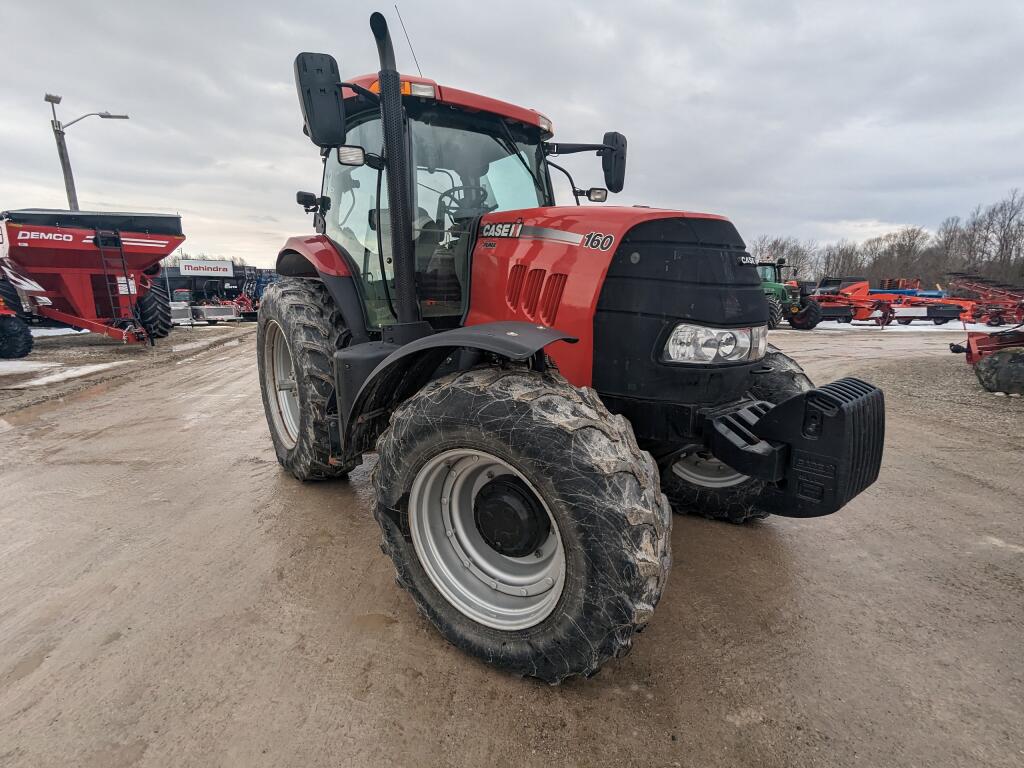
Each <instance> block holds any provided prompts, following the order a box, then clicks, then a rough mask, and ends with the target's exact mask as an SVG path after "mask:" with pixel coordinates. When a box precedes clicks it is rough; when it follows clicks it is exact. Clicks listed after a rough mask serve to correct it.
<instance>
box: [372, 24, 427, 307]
mask: <svg viewBox="0 0 1024 768" xmlns="http://www.w3.org/2000/svg"><path fill="white" fill-rule="evenodd" d="M370 29H371V30H373V36H374V38H376V40H377V54H378V55H379V57H380V72H379V73H378V74H377V78H378V81H379V83H380V120H381V127H382V129H383V132H384V157H385V164H386V168H387V175H388V206H389V212H390V217H391V256H392V258H393V259H394V260H395V312H396V313H397V314H398V323H399V324H405V323H417V322H419V320H420V308H419V302H418V301H417V299H416V261H415V257H414V255H413V248H412V192H411V190H412V174H411V169H410V158H409V155H408V143H407V141H406V125H405V109H404V108H403V106H402V82H401V78H400V77H399V74H398V70H397V68H396V66H395V49H394V46H392V45H391V35H390V34H389V33H388V22H387V19H385V18H384V16H383V15H382V14H380V13H374V14H373V15H372V16H370ZM377 226H380V223H379V222H378V224H377Z"/></svg>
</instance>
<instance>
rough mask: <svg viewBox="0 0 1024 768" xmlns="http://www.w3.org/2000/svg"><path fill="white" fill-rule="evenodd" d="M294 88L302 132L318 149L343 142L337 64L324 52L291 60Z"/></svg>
mask: <svg viewBox="0 0 1024 768" xmlns="http://www.w3.org/2000/svg"><path fill="white" fill-rule="evenodd" d="M295 87H296V89H297V90H298V92H299V106H300V107H301V108H302V120H303V122H304V123H305V132H306V135H307V136H309V138H310V140H311V141H312V142H313V143H314V144H316V145H317V146H318V147H320V148H321V149H331V148H334V147H340V146H341V145H342V144H344V143H345V102H344V101H343V100H342V98H341V76H340V75H339V73H338V62H336V61H335V60H334V57H333V56H331V55H330V54H328V53H300V54H299V55H298V56H296V57H295Z"/></svg>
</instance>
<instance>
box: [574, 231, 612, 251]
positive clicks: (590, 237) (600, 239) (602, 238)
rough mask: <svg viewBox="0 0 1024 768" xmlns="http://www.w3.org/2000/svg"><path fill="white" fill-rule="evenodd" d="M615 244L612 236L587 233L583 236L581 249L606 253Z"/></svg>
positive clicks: (601, 233) (600, 233)
mask: <svg viewBox="0 0 1024 768" xmlns="http://www.w3.org/2000/svg"><path fill="white" fill-rule="evenodd" d="M614 243H615V236H614V235H606V234H605V233H604V232H588V233H587V234H585V235H584V236H583V243H582V245H583V247H584V248H593V249H594V250H596V251H607V250H609V249H610V248H611V247H612V245H613V244H614Z"/></svg>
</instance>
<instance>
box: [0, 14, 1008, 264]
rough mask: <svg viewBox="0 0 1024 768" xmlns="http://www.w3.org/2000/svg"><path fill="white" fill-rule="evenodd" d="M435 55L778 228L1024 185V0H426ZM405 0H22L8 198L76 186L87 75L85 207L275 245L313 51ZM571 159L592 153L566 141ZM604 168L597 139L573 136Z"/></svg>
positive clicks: (248, 246) (198, 247)
mask: <svg viewBox="0 0 1024 768" xmlns="http://www.w3.org/2000/svg"><path fill="white" fill-rule="evenodd" d="M400 8H401V10H402V14H403V16H404V17H405V21H406V24H407V25H408V27H409V32H410V35H411V36H412V41H413V44H414V45H415V46H416V52H417V54H418V56H419V60H420V64H421V65H422V67H423V72H424V75H425V76H427V77H432V78H434V79H435V80H437V81H438V82H439V83H441V84H442V85H445V84H447V85H452V86H457V87H460V88H464V89H466V90H471V91H476V92H480V93H485V94H487V95H491V96H495V97H497V98H501V99H504V100H506V101H511V102H513V103H517V104H521V105H523V106H528V107H533V108H535V109H538V110H540V111H541V112H543V113H545V114H546V115H548V116H549V117H550V118H551V119H552V120H553V121H554V124H555V136H556V138H557V139H561V140H563V141H598V140H600V137H601V135H602V133H603V132H604V131H606V130H618V131H621V132H622V133H624V134H626V136H627V138H628V140H629V163H628V169H627V174H626V189H625V190H624V192H623V193H622V194H621V195H617V196H612V198H613V200H614V201H616V202H621V203H625V204H633V203H644V204H649V205H654V206H660V207H674V208H680V209H684V210H698V211H710V212H715V213H722V214H725V215H727V216H729V217H730V218H732V219H733V221H734V222H735V223H736V224H737V226H738V227H739V229H740V232H741V233H743V234H744V236H745V237H746V239H747V240H748V242H749V241H750V240H752V239H753V238H754V237H755V236H756V235H758V234H761V233H767V234H773V235H774V234H791V235H796V236H798V237H800V238H815V239H819V240H835V239H838V238H841V237H848V238H853V239H857V240H860V239H864V238H866V237H870V236H872V235H875V234H880V233H882V232H884V231H887V230H888V229H890V228H893V227H896V226H899V225H902V224H918V225H921V226H925V227H928V228H929V229H934V228H935V227H936V226H937V225H938V224H939V223H940V222H941V220H942V219H943V218H944V217H946V216H948V215H951V214H964V213H967V212H968V211H969V210H970V209H971V208H972V207H974V206H975V205H976V204H978V203H989V202H993V201H995V200H996V199H998V198H999V197H1001V196H1002V195H1003V194H1005V193H1006V192H1007V191H1008V190H1010V189H1011V188H1013V187H1015V186H1017V187H1021V186H1024V72H1022V69H1024V67H1022V58H1024V4H1022V3H1020V2H1019V1H1017V2H1014V1H1012V0H1010V1H1007V2H999V1H997V0H987V1H986V2H983V3H980V2H939V1H937V0H931V1H930V2H894V3H883V2H873V1H869V0H861V1H860V2H850V1H849V0H841V1H840V2H813V3H809V2H803V3H800V2H764V1H763V0H749V1H748V2H738V1H737V2H718V3H712V2H698V0H690V1H689V2H685V3H683V2H672V1H670V0H665V1H663V2H642V1H641V0H632V2H628V3H623V2H621V0H617V1H616V2H603V1H597V0H589V1H579V2H571V1H569V0H561V2H552V1H551V0H546V2H529V1H528V0H518V2H516V3H507V4H506V3H501V4H498V3H490V2H482V1H478V2H471V1H470V0H440V1H435V2H427V1H426V0H416V1H414V0H402V2H401V3H400ZM375 9H379V10H382V11H384V12H385V13H386V14H387V16H388V18H389V20H390V21H391V23H392V36H393V38H394V40H395V46H396V49H397V51H398V60H399V66H400V68H401V69H402V70H403V71H406V72H414V66H413V62H412V57H411V56H410V55H409V52H408V48H407V46H406V43H405V39H404V37H403V36H402V33H401V28H400V27H399V26H398V24H397V19H396V17H395V13H394V8H393V6H392V5H390V4H387V3H365V2H361V1H357V2H343V1H342V0H336V1H335V2H330V3H321V2H317V1H316V0H309V1H307V2H303V3H295V2H287V3H286V2H280V1H279V2H264V1H263V0H253V1H252V2H230V0H224V1H223V2H219V3H212V2H193V0H175V1H174V2H166V0H163V1H161V2H147V1H146V0H135V2H122V1H121V0H103V1H102V2H100V1H99V0H93V1H90V0H75V1H71V0H69V1H67V2H54V1H52V0H36V1H35V2H13V0H3V2H0V29H3V30H4V41H3V45H2V46H0V74H2V76H0V105H2V109H0V210H4V209H10V208H26V207H66V205H67V201H66V198H65V196H64V189H63V183H62V181H61V176H60V167H59V164H58V161H57V152H56V149H55V146H54V142H53V135H52V133H51V132H50V127H49V119H50V116H49V105H47V104H45V103H44V102H43V94H44V93H45V92H50V93H58V94H61V95H62V96H63V97H64V102H63V104H61V105H60V106H59V107H58V109H59V115H60V117H61V118H62V119H64V120H65V121H68V120H71V119H73V118H74V117H77V116H78V115H79V114H81V113H84V112H91V111H98V110H104V109H107V110H110V111H112V112H128V113H130V115H131V120H130V121H127V122H125V121H105V120H99V119H97V118H89V119H88V120H84V121H82V122H81V123H78V124H77V125H75V126H73V127H72V128H70V129H69V130H68V144H69V150H70V154H71V159H72V162H73V165H74V170H75V177H76V181H77V185H78V195H79V199H80V203H81V207H82V209H84V210H90V209H91V210H141V211H166V212H179V213H180V214H181V215H182V216H183V219H184V227H185V232H186V234H187V236H188V242H187V243H186V250H187V251H189V252H191V253H197V252H206V253H210V254H219V255H224V256H241V257H244V258H246V259H247V260H248V261H249V263H253V264H261V265H266V266H269V265H272V264H273V260H274V258H275V256H276V253H277V249H278V247H279V246H280V245H281V243H282V242H283V240H284V239H285V238H286V237H287V236H289V235H291V234H302V233H304V232H307V231H310V227H311V224H310V222H309V221H308V219H307V218H306V217H305V216H304V215H303V214H302V212H301V209H300V208H299V207H298V206H296V205H295V202H294V199H295V197H294V195H295V191H296V190H299V189H308V190H316V189H318V188H319V182H320V163H319V158H318V155H317V152H316V150H315V148H314V147H313V145H312V144H310V143H309V141H308V140H307V139H306V138H305V137H304V136H303V135H302V132H301V117H300V115H299V110H298V103H297V99H296V96H295V88H294V84H293V80H292V61H293V59H294V57H295V54H296V53H297V52H299V51H302V50H310V51H325V52H329V53H332V54H334V55H335V57H336V58H337V59H338V61H339V64H340V65H341V68H342V72H343V73H345V74H359V73H364V72H370V71H375V70H376V69H377V59H376V51H375V48H374V46H373V39H372V37H371V35H370V32H369V25H368V18H369V14H370V12H371V11H372V10H375ZM566 161H567V162H570V158H566ZM571 165H572V168H573V170H574V172H576V175H577V181H578V182H579V183H580V184H582V185H584V186H589V185H591V184H601V183H602V182H601V176H600V170H599V164H598V160H597V158H594V157H592V156H589V155H588V156H578V157H575V158H571Z"/></svg>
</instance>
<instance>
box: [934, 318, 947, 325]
mask: <svg viewBox="0 0 1024 768" xmlns="http://www.w3.org/2000/svg"><path fill="white" fill-rule="evenodd" d="M932 322H933V323H935V324H936V325H945V324H946V323H948V322H949V318H948V317H933V318H932Z"/></svg>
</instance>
